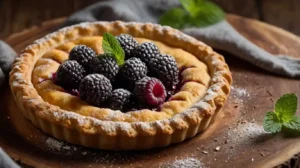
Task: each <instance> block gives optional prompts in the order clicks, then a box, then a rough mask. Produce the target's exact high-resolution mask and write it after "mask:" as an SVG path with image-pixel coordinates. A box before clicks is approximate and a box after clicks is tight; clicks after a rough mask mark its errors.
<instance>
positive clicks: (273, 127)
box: [263, 111, 282, 133]
mask: <svg viewBox="0 0 300 168" xmlns="http://www.w3.org/2000/svg"><path fill="white" fill-rule="evenodd" d="M263 126H264V130H265V131H266V132H271V133H277V132H279V131H280V130H281V128H282V124H281V122H280V120H279V119H278V117H277V115H276V113H274V112H272V111H270V112H267V114H266V115H265V118H264V123H263Z"/></svg>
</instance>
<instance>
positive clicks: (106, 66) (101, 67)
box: [92, 54, 119, 81]
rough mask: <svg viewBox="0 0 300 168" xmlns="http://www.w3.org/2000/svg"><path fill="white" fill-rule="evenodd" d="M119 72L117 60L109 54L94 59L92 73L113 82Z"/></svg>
mask: <svg viewBox="0 0 300 168" xmlns="http://www.w3.org/2000/svg"><path fill="white" fill-rule="evenodd" d="M118 71H119V66H118V64H117V62H116V60H115V59H114V58H113V57H111V56H110V55H108V54H101V55H99V56H98V57H95V58H94V59H93V63H92V72H93V73H99V74H102V75H104V76H105V77H106V78H108V79H109V80H111V81H113V80H114V78H115V76H116V75H117V73H118Z"/></svg>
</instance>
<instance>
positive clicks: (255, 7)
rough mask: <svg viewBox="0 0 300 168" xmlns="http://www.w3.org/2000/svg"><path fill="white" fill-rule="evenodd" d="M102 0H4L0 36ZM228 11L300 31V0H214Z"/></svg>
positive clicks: (0, 0)
mask: <svg viewBox="0 0 300 168" xmlns="http://www.w3.org/2000/svg"><path fill="white" fill-rule="evenodd" d="M97 1H98V0H0V39H1V38H4V37H6V36H8V35H10V34H12V33H15V32H19V31H21V30H23V29H25V28H29V27H31V26H33V25H39V24H41V23H42V22H44V21H46V20H50V19H53V18H58V17H62V16H68V15H70V14H71V13H73V12H75V11H77V10H79V9H82V8H84V7H86V6H88V5H90V4H92V3H95V2H97ZM213 1H214V2H216V3H217V4H219V5H220V6H221V7H222V8H223V9H224V10H225V11H226V12H228V13H234V14H237V15H241V16H245V17H250V18H255V19H258V20H261V21H265V22H267V23H271V24H273V25H276V26H278V27H282V28H284V29H286V30H288V31H291V32H293V33H295V34H297V35H300V21H299V20H300V1H299V0H213Z"/></svg>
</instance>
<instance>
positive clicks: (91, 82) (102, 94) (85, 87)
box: [79, 74, 112, 107]
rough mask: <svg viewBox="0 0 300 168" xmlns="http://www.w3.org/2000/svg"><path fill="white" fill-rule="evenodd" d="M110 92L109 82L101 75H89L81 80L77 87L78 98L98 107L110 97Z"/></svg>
mask: <svg viewBox="0 0 300 168" xmlns="http://www.w3.org/2000/svg"><path fill="white" fill-rule="evenodd" d="M111 92H112V86H111V83H110V81H109V80H108V79H107V78H106V77H105V76H103V75H101V74H90V75H88V76H86V77H85V78H83V79H82V80H81V82H80V85H79V93H80V98H81V99H82V100H84V101H86V102H87V103H89V104H91V105H94V106H98V107H100V106H101V104H102V103H103V102H104V101H105V100H106V99H107V98H108V97H109V96H110V95H111Z"/></svg>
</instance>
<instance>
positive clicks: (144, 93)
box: [133, 77, 167, 106]
mask: <svg viewBox="0 0 300 168" xmlns="http://www.w3.org/2000/svg"><path fill="white" fill-rule="evenodd" d="M133 94H134V96H135V97H136V99H137V100H138V101H139V102H140V103H144V104H146V105H150V106H157V105H160V104H162V103H163V102H164V101H165V99H166V97H167V92H166V89H165V87H164V85H163V84H162V83H161V81H160V80H158V79H156V78H151V77H144V78H143V79H140V80H139V81H137V82H136V83H135V88H134V91H133Z"/></svg>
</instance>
